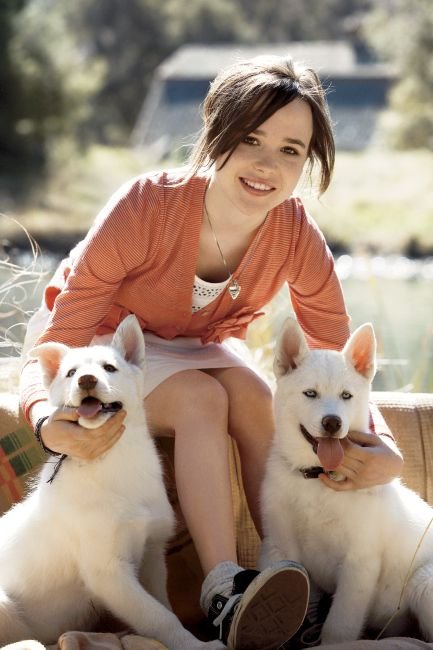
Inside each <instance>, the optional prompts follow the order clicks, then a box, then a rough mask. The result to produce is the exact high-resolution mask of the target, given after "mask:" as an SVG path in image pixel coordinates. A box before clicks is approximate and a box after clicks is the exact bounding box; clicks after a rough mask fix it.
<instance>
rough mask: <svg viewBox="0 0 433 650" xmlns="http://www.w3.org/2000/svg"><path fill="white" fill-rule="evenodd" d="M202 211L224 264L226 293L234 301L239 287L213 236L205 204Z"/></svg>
mask: <svg viewBox="0 0 433 650" xmlns="http://www.w3.org/2000/svg"><path fill="white" fill-rule="evenodd" d="M204 211H205V212H206V217H207V220H208V223H209V227H210V229H211V232H212V235H213V238H214V239H215V244H216V245H217V248H218V250H219V254H220V255H221V259H222V261H223V264H224V266H225V269H226V271H227V273H228V276H229V281H230V284H229V285H228V287H227V288H228V292H229V294H230V297H231V299H232V300H236V298H237V297H238V296H239V294H240V292H241V285H240V284H239V282H238V281H237V280H236V278H234V277H233V273H232V272H231V270H230V267H229V265H228V264H227V261H226V258H225V257H224V253H223V252H222V250H221V246H220V244H219V241H218V238H217V236H216V234H215V230H214V229H213V225H212V221H211V218H210V214H209V212H208V211H207V208H206V204H204Z"/></svg>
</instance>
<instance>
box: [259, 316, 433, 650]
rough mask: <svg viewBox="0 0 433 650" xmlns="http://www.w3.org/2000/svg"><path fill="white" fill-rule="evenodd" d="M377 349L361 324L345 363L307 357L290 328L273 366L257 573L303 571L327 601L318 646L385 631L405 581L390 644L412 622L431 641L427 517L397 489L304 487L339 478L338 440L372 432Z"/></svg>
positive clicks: (297, 332) (432, 568)
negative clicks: (291, 566)
mask: <svg viewBox="0 0 433 650" xmlns="http://www.w3.org/2000/svg"><path fill="white" fill-rule="evenodd" d="M375 347H376V344H375V338H374V332H373V329H372V327H371V325H369V324H366V325H363V326H362V327H360V328H358V330H357V331H356V332H354V334H353V335H352V336H351V338H350V339H349V341H348V342H347V344H346V346H345V348H344V350H343V351H342V352H341V353H339V352H334V351H329V350H312V351H309V350H308V348H307V344H306V341H305V338H304V335H303V333H302V331H301V329H300V327H299V326H298V324H297V323H296V321H294V320H293V319H290V320H289V321H288V322H287V323H286V325H285V327H284V329H283V332H282V334H281V336H280V340H279V343H278V349H277V354H276V359H275V365H274V369H275V373H276V376H277V391H276V397H275V411H276V419H277V426H276V435H275V439H274V443H273V448H272V451H271V454H270V457H269V461H268V465H267V471H266V477H265V480H264V485H263V493H262V508H263V519H264V531H265V541H264V544H263V548H262V555H261V564H262V566H263V567H264V566H267V565H268V564H270V563H271V562H273V561H276V560H280V559H287V558H290V559H291V560H296V561H298V562H301V563H302V564H303V565H304V566H305V568H306V569H307V571H308V572H309V574H310V578H311V579H312V581H313V583H315V584H316V585H317V586H318V587H319V588H320V589H321V590H323V591H325V592H327V593H328V594H333V601H332V605H331V608H330V611H329V614H328V616H327V618H326V621H325V623H324V626H323V630H322V643H325V642H326V643H330V642H338V641H350V640H355V639H357V638H359V637H360V636H361V634H362V632H363V631H364V630H365V629H366V627H369V628H371V629H376V630H381V629H382V627H383V626H384V625H385V624H386V623H387V622H388V621H389V619H390V618H391V616H392V615H393V614H394V612H395V610H396V608H397V606H398V603H399V599H400V595H401V592H402V589H403V585H404V583H405V579H406V576H408V575H410V577H409V579H408V582H407V585H406V588H405V589H404V594H403V598H402V603H401V608H400V610H399V612H398V615H397V616H396V618H395V619H394V620H393V623H392V624H391V625H390V626H389V627H388V629H387V634H398V633H401V632H403V631H404V629H405V626H406V624H407V622H408V618H409V615H414V616H415V617H416V618H417V620H418V622H419V625H420V628H421V630H422V632H423V634H424V635H425V637H426V638H427V640H428V641H433V526H432V527H431V528H429V529H428V533H427V535H426V537H425V538H424V540H423V542H422V544H421V546H420V548H419V550H418V551H417V546H418V543H419V542H420V540H421V538H422V536H423V533H424V531H425V530H427V528H428V526H429V524H430V522H431V520H432V517H433V509H432V508H430V507H429V506H428V505H427V504H426V503H425V502H424V501H423V500H422V499H420V498H419V497H418V495H416V494H415V493H414V492H412V491H410V490H409V489H407V488H406V487H404V486H402V485H401V483H400V482H399V480H394V481H392V482H391V483H388V484H387V485H382V486H377V487H374V488H368V489H363V490H357V491H353V490H352V491H347V492H346V491H344V492H335V491H333V490H331V489H329V488H328V487H326V486H325V485H324V484H323V483H322V482H321V481H320V480H319V479H317V478H316V479H314V478H304V475H305V476H306V477H309V476H317V472H316V470H317V468H318V466H319V467H320V466H322V468H324V469H325V470H335V468H336V467H337V466H338V465H339V464H340V462H341V460H342V458H343V454H344V451H343V448H342V445H341V443H340V440H341V439H343V438H344V437H345V436H347V434H348V433H349V431H350V430H357V431H363V432H368V431H369V428H368V420H369V408H368V403H369V391H370V383H371V380H372V378H373V375H374V373H375ZM372 435H374V434H372ZM319 471H320V470H319ZM334 476H335V472H334ZM335 478H336V479H338V476H335ZM414 556H415V560H414V562H413V564H411V563H412V560H413V558H414Z"/></svg>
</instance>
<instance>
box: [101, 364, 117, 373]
mask: <svg viewBox="0 0 433 650" xmlns="http://www.w3.org/2000/svg"><path fill="white" fill-rule="evenodd" d="M103 367H104V370H105V372H117V368H115V367H114V366H113V365H112V364H111V363H105V364H104V366H103Z"/></svg>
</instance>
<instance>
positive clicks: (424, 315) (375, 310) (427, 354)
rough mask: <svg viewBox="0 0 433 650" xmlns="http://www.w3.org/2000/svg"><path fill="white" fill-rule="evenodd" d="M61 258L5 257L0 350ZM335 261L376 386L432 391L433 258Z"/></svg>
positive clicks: (282, 308) (10, 350) (14, 341)
mask: <svg viewBox="0 0 433 650" xmlns="http://www.w3.org/2000/svg"><path fill="white" fill-rule="evenodd" d="M57 261H58V260H56V259H55V258H50V257H47V256H44V259H43V260H40V261H39V262H38V264H37V266H34V265H32V260H31V257H29V256H27V257H26V256H23V257H21V258H20V259H18V260H17V264H18V265H19V266H18V267H17V268H16V269H15V270H14V269H13V268H11V267H6V266H4V265H2V264H1V263H0V329H1V331H0V338H1V335H2V332H3V338H4V332H5V330H7V339H8V343H7V344H6V343H5V342H3V344H2V343H1V341H0V356H10V355H16V354H18V353H19V352H18V350H19V345H20V343H21V342H22V340H23V337H24V333H25V323H26V321H27V319H28V315H29V313H30V312H31V311H32V310H34V309H35V308H36V307H37V305H39V303H40V301H41V297H42V292H43V288H44V285H45V283H46V281H47V279H48V278H49V277H50V274H51V272H52V271H53V269H54V268H55V265H56V264H57ZM336 267H337V272H338V274H339V276H340V278H341V281H342V285H343V291H344V295H345V299H346V303H347V307H348V310H349V313H350V315H351V317H352V329H353V328H355V327H357V326H358V325H360V324H362V323H364V322H367V321H368V322H371V323H372V324H373V326H374V329H375V332H376V337H377V340H378V360H379V371H378V373H377V375H376V378H375V381H374V388H375V389H376V390H412V391H418V392H423V391H424V392H432V391H433V260H432V259H427V260H422V261H414V260H408V259H407V258H404V257H372V258H367V257H350V256H348V255H343V256H341V257H340V258H338V259H337V264H336ZM21 268H26V269H27V271H25V272H22V271H21ZM277 302H278V314H280V315H281V316H280V317H281V318H282V317H283V315H285V314H287V310H288V308H289V305H288V298H287V291H284V292H282V294H281V295H280V296H278V299H277ZM272 313H273V312H272ZM273 316H274V313H273ZM280 317H278V320H279V319H280ZM258 322H260V321H258Z"/></svg>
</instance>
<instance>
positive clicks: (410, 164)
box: [1, 146, 433, 252]
mask: <svg viewBox="0 0 433 650" xmlns="http://www.w3.org/2000/svg"><path fill="white" fill-rule="evenodd" d="M57 158H58V162H57V163H56V164H54V165H53V173H52V175H51V177H50V179H49V181H48V183H47V185H46V187H44V188H42V189H41V190H40V191H39V193H38V194H36V195H34V196H33V197H32V198H31V200H30V201H28V204H27V206H25V207H23V208H21V209H20V210H17V212H16V214H15V215H14V216H15V217H16V218H17V219H18V220H19V221H20V222H21V223H22V224H23V225H24V226H25V227H26V228H28V230H29V231H30V232H31V233H32V235H33V236H34V237H36V239H37V238H38V235H40V234H43V233H45V234H46V233H47V232H50V233H53V238H54V237H55V234H54V233H56V234H58V233H60V234H61V233H66V234H71V233H72V234H74V233H77V232H78V233H80V234H81V233H83V232H85V231H86V230H87V229H88V227H89V225H90V224H91V222H92V221H93V219H94V217H95V216H96V214H97V212H98V211H99V209H100V208H101V207H102V206H103V205H104V203H105V202H106V201H107V199H108V198H109V196H110V195H111V194H112V193H113V192H114V191H115V190H116V189H117V188H118V187H119V185H121V183H123V182H124V181H126V180H127V179H128V178H131V177H132V176H135V175H137V174H139V173H141V172H142V171H145V170H149V169H152V168H157V167H160V166H164V167H169V166H173V165H175V164H178V163H176V162H173V161H164V163H163V164H160V163H159V164H155V162H154V161H152V160H150V159H148V158H146V157H145V155H144V154H139V153H137V152H135V151H132V150H131V149H113V148H107V147H102V146H94V147H92V148H91V149H89V150H88V152H87V153H86V154H83V155H82V156H77V155H74V156H69V157H68V156H67V155H65V152H61V153H59V155H58V156H57ZM305 201H306V204H307V207H308V208H309V210H310V211H311V213H312V215H313V216H314V217H315V219H316V220H317V221H318V223H319V225H320V226H321V228H322V229H323V230H324V232H325V234H326V236H327V238H328V239H329V241H330V242H335V243H340V244H342V245H343V246H344V247H345V248H347V249H350V250H352V251H357V250H360V249H363V250H365V249H370V250H378V251H381V252H391V251H393V252H402V251H404V250H406V249H407V246H408V244H409V242H410V241H411V240H417V242H418V244H419V247H420V248H421V249H424V250H425V251H433V227H432V225H433V152H429V151H413V152H384V151H382V150H381V151H374V150H371V151H368V152H365V153H348V152H339V153H338V154H337V164H336V170H335V176H334V180H333V182H332V185H331V187H330V189H329V190H328V192H327V193H326V194H325V195H324V197H322V199H321V200H320V201H318V200H317V199H314V198H312V197H308V196H306V198H305ZM1 231H2V235H3V236H13V232H11V230H10V224H4V223H2V224H1Z"/></svg>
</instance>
